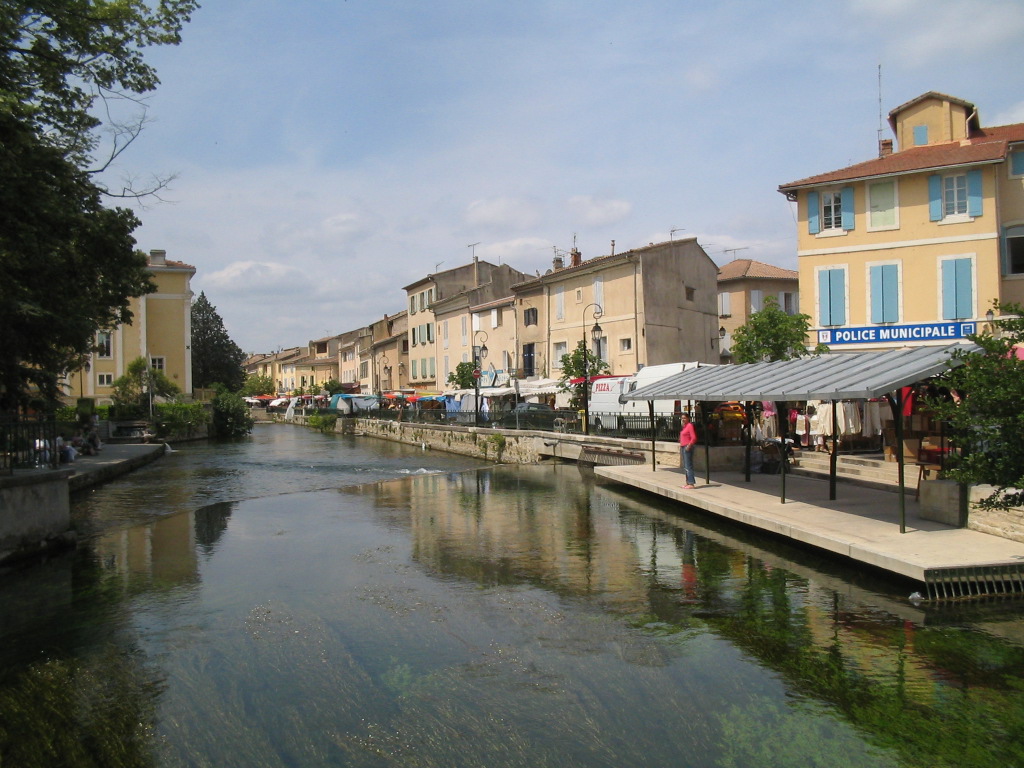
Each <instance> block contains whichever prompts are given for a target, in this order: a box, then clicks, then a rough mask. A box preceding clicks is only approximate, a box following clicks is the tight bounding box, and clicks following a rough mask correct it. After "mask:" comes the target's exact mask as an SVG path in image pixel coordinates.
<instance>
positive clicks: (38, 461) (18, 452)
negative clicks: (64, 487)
mask: <svg viewBox="0 0 1024 768" xmlns="http://www.w3.org/2000/svg"><path fill="white" fill-rule="evenodd" d="M59 463H60V456H59V455H58V452H57V422H56V420H55V419H54V417H53V416H16V417H11V416H5V417H2V418H0V473H2V474H6V475H9V474H12V473H13V472H14V470H16V469H32V468H50V469H56V468H57V466H58V465H59Z"/></svg>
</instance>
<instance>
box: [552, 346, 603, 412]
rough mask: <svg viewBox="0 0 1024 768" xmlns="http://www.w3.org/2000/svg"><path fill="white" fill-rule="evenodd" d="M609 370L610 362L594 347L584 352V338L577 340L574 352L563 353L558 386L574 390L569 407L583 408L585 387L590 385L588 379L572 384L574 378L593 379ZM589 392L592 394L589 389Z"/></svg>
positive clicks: (564, 389) (565, 389) (562, 388)
mask: <svg viewBox="0 0 1024 768" xmlns="http://www.w3.org/2000/svg"><path fill="white" fill-rule="evenodd" d="M609 370H611V369H610V368H609V367H608V363H606V362H605V361H604V360H602V359H601V358H600V357H598V356H597V355H595V354H594V351H593V350H592V349H589V348H587V349H586V351H585V352H584V342H583V339H580V340H579V341H578V342H576V348H575V349H574V350H573V351H572V352H570V353H569V354H566V355H562V378H560V379H559V380H558V386H559V388H560V389H561V390H562V391H563V392H572V397H571V398H570V399H569V407H570V408H582V407H583V392H584V387H589V386H590V383H589V382H588V381H580V383H579V384H571V383H570V382H571V381H572V379H593V377H594V376H599V375H601V374H602V373H606V372H608V371H609ZM587 394H588V395H589V394H590V390H589V389H588V390H587Z"/></svg>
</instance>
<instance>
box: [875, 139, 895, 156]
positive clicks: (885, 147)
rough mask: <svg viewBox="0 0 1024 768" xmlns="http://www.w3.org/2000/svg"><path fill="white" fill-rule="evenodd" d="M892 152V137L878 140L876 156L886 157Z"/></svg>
mask: <svg viewBox="0 0 1024 768" xmlns="http://www.w3.org/2000/svg"><path fill="white" fill-rule="evenodd" d="M891 154H892V139H879V140H878V156H879V157H888V156H889V155H891Z"/></svg>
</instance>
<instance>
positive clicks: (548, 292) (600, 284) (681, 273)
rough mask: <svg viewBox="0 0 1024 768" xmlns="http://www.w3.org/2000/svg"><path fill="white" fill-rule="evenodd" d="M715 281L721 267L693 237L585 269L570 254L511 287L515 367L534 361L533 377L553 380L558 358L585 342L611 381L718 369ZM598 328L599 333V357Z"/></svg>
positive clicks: (597, 260) (587, 263)
mask: <svg viewBox="0 0 1024 768" xmlns="http://www.w3.org/2000/svg"><path fill="white" fill-rule="evenodd" d="M717 278H718V267H717V266H716V265H715V263H714V262H713V261H712V260H711V258H710V257H709V256H708V255H707V254H706V253H705V252H704V249H703V248H701V247H700V245H699V244H698V243H697V240H696V238H693V237H691V238H685V239H681V240H673V241H669V242H665V243H658V244H653V243H652V244H651V245H649V246H647V247H644V248H636V249H633V250H630V251H625V252H623V253H619V254H611V255H608V256H600V257H597V258H594V259H590V260H588V261H584V260H583V258H582V255H581V254H580V253H579V252H578V251H573V252H572V253H570V261H569V264H568V265H566V264H564V262H563V261H562V259H561V258H556V259H555V261H554V263H553V266H552V269H551V270H549V271H548V272H547V273H546V274H544V275H542V276H540V277H537V278H533V279H531V280H528V281H526V282H524V283H521V284H518V285H516V286H514V290H515V298H516V305H517V309H518V312H519V316H520V318H521V319H520V326H519V327H520V329H521V331H522V332H521V333H520V334H519V347H520V348H519V355H518V360H520V361H524V362H525V361H529V360H532V361H533V365H532V369H531V370H532V371H533V375H535V376H538V377H550V378H557V377H558V376H560V375H561V360H562V356H563V355H565V354H568V353H571V352H572V350H573V349H575V348H576V346H577V345H578V344H579V342H580V340H581V339H583V338H584V337H586V344H587V349H588V350H590V351H595V352H596V353H597V354H598V356H599V357H600V358H601V359H602V360H603V361H605V362H606V363H608V365H609V366H610V369H611V373H613V374H629V373H634V372H636V371H637V370H639V369H640V368H642V367H644V366H647V365H660V364H663V363H674V362H683V361H700V362H704V363H709V362H718V360H719V354H718V349H717V341H718V328H719V324H718V312H717V295H718V289H717ZM541 318H545V322H544V323H543V324H542V322H541ZM595 322H596V323H598V324H599V325H600V327H601V331H602V338H601V340H600V341H599V342H598V343H597V345H596V349H595V344H594V342H593V339H592V335H591V334H592V330H593V326H594V324H595ZM542 328H543V329H544V332H543V338H541V336H542V334H541V329H542ZM524 373H525V370H524Z"/></svg>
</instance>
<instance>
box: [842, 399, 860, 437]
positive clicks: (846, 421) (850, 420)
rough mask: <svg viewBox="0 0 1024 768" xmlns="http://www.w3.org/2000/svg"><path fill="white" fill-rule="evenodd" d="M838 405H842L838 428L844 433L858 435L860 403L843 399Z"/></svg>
mask: <svg viewBox="0 0 1024 768" xmlns="http://www.w3.org/2000/svg"><path fill="white" fill-rule="evenodd" d="M840 405H841V406H842V410H841V411H840V415H841V419H842V424H841V426H840V430H841V431H842V433H843V434H844V435H859V434H860V430H861V418H860V404H859V403H856V402H853V401H850V400H844V401H843V402H842V403H840Z"/></svg>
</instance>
